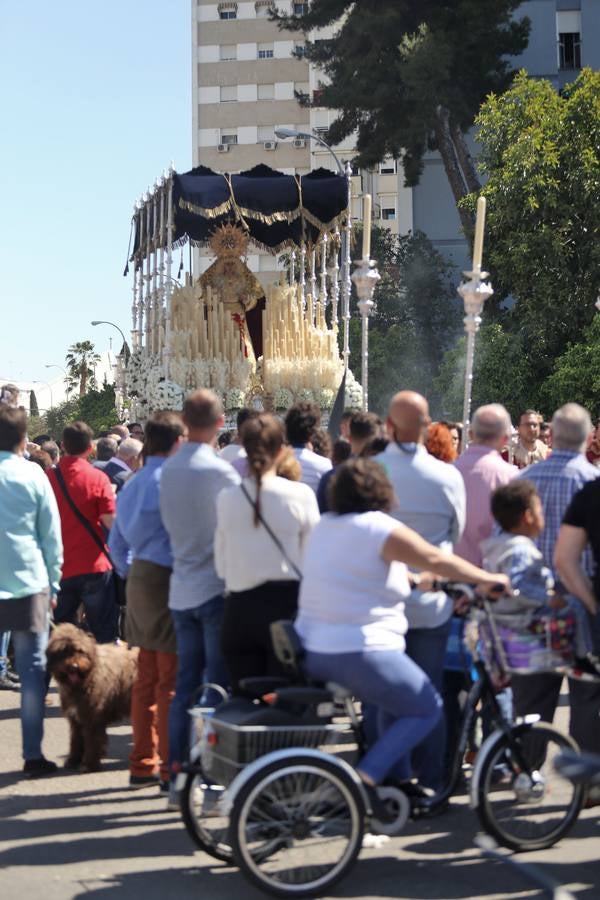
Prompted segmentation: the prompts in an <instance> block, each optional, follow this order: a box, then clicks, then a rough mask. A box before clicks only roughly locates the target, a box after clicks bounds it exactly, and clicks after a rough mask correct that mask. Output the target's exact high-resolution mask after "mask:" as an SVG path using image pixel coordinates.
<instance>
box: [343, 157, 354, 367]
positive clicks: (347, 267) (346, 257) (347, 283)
mask: <svg viewBox="0 0 600 900" xmlns="http://www.w3.org/2000/svg"><path fill="white" fill-rule="evenodd" d="M345 171H346V183H347V189H348V194H347V202H348V212H347V214H346V221H345V223H344V226H343V228H342V237H343V241H342V308H343V317H344V353H343V356H344V371H345V372H347V371H348V363H349V361H350V295H351V291H352V274H351V259H350V254H351V247H350V244H351V241H352V180H351V178H352V166H351V165H350V163H349V162H347V163H346V169H345Z"/></svg>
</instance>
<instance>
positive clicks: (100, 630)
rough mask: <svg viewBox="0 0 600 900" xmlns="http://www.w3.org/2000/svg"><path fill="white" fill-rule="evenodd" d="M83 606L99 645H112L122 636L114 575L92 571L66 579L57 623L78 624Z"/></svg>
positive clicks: (62, 589)
mask: <svg viewBox="0 0 600 900" xmlns="http://www.w3.org/2000/svg"><path fill="white" fill-rule="evenodd" d="M82 603H83V608H84V610H85V616H86V619H87V624H88V626H89V629H90V631H91V632H92V634H93V635H94V637H95V638H96V640H97V641H98V643H99V644H110V643H111V642H112V641H114V640H116V638H117V636H118V631H119V628H118V624H119V609H118V606H117V603H116V595H115V588H114V584H113V573H112V571H108V572H90V573H89V575H74V576H73V577H72V578H63V580H62V581H61V583H60V591H59V593H58V598H57V602H56V609H55V610H54V621H55V622H56V624H57V625H59V624H60V623H61V622H71V623H72V624H73V625H76V624H77V610H78V608H79V606H80V604H82Z"/></svg>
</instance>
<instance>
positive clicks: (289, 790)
mask: <svg viewBox="0 0 600 900" xmlns="http://www.w3.org/2000/svg"><path fill="white" fill-rule="evenodd" d="M364 813H365V810H364V801H363V798H362V795H361V793H360V790H359V788H358V787H357V785H356V784H355V783H354V781H353V780H352V778H351V777H350V776H349V775H348V774H347V773H346V772H344V770H343V769H342V768H341V767H340V766H339V765H337V764H336V763H335V762H332V761H330V760H329V759H327V758H326V757H325V756H324V757H323V759H315V757H314V756H308V755H307V756H304V755H302V753H301V752H299V753H298V755H297V756H293V757H289V756H288V757H286V758H285V759H281V760H279V761H277V760H276V761H274V762H272V763H270V764H268V765H266V766H264V768H262V769H260V770H259V771H258V772H256V773H255V774H254V775H253V776H252V777H251V778H250V779H249V780H248V781H247V782H246V784H245V785H244V786H243V787H242V788H241V789H240V792H239V794H238V795H237V796H236V797H235V799H234V801H233V807H232V810H231V816H230V822H231V826H230V836H231V846H232V848H233V855H234V859H235V862H236V864H237V865H238V866H239V868H240V869H241V871H242V872H243V874H244V875H245V876H246V877H247V878H248V879H249V881H251V882H252V883H253V884H255V885H256V886H257V887H258V888H260V889H261V890H263V891H266V892H268V893H270V894H274V895H275V896H278V897H292V896H293V897H312V896H316V895H321V894H322V893H323V892H324V891H325V890H326V889H328V888H330V887H331V886H332V885H333V884H335V882H337V881H339V880H340V879H341V878H342V877H343V876H344V875H345V874H346V872H347V871H348V870H349V869H350V868H351V866H352V865H353V863H354V861H355V859H356V857H357V855H358V852H359V850H360V847H361V844H362V837H363V820H364Z"/></svg>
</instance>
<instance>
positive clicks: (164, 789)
mask: <svg viewBox="0 0 600 900" xmlns="http://www.w3.org/2000/svg"><path fill="white" fill-rule="evenodd" d="M170 784H171V782H170V781H161V782H160V785H159V787H160V792H161V794H168V793H169V787H170Z"/></svg>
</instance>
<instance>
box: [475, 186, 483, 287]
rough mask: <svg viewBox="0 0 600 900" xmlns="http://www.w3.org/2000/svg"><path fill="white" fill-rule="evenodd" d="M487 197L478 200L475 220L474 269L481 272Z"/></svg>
mask: <svg viewBox="0 0 600 900" xmlns="http://www.w3.org/2000/svg"><path fill="white" fill-rule="evenodd" d="M485 206H486V199H485V197H479V198H478V200H477V218H476V220H475V240H474V242H473V271H474V272H481V260H482V258H483V232H484V230H485Z"/></svg>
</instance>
